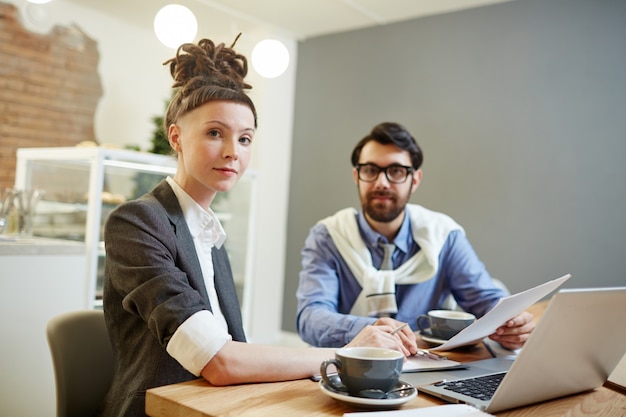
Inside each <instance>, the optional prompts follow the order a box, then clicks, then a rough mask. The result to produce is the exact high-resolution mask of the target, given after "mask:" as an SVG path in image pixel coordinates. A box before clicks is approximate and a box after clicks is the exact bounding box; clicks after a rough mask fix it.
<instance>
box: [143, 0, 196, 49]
mask: <svg viewBox="0 0 626 417" xmlns="http://www.w3.org/2000/svg"><path fill="white" fill-rule="evenodd" d="M154 33H155V34H156V36H157V38H158V39H159V41H161V43H162V44H163V45H165V46H167V47H169V48H173V49H176V48H178V47H179V46H180V45H181V44H183V43H187V42H192V41H193V40H194V39H195V37H196V35H197V33H198V21H197V20H196V16H195V15H194V14H193V12H192V11H191V10H189V9H188V8H187V7H185V6H182V5H180V4H168V5H167V6H164V7H162V8H161V10H159V11H158V12H157V14H156V16H155V17H154Z"/></svg>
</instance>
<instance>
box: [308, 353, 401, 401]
mask: <svg viewBox="0 0 626 417" xmlns="http://www.w3.org/2000/svg"><path fill="white" fill-rule="evenodd" d="M403 363H404V355H403V354H402V352H399V351H397V350H392V349H386V348H378V347H347V348H341V349H337V350H336V351H335V358H334V359H327V360H325V361H324V362H322V364H321V366H320V374H321V375H322V379H323V380H324V382H325V383H326V385H328V386H329V387H331V388H333V389H335V390H337V391H348V393H349V394H350V395H353V396H359V393H360V392H361V391H365V390H381V391H383V392H388V391H389V390H391V389H392V388H393V387H394V386H395V385H396V384H397V383H398V380H399V379H400V373H401V372H402V365H403ZM329 365H335V368H337V374H338V377H339V378H338V379H339V381H338V380H337V378H330V377H329V376H328V371H327V369H328V366H329Z"/></svg>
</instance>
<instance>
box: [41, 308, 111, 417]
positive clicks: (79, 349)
mask: <svg viewBox="0 0 626 417" xmlns="http://www.w3.org/2000/svg"><path fill="white" fill-rule="evenodd" d="M46 336H47V338H48V345H49V346H50V353H51V355H52V364H53V367H54V376H55V382H56V399H57V417H87V416H93V415H94V414H95V413H96V411H97V410H98V407H99V406H100V405H101V403H102V401H103V399H104V396H105V395H106V393H107V391H108V389H109V386H110V385H111V381H112V380H113V371H114V360H113V351H112V349H111V342H110V340H109V335H108V332H107V329H106V325H105V323H104V313H103V312H102V311H101V310H81V311H74V312H69V313H65V314H61V315H59V316H56V317H54V318H52V319H51V320H50V321H49V322H48V326H47V329H46Z"/></svg>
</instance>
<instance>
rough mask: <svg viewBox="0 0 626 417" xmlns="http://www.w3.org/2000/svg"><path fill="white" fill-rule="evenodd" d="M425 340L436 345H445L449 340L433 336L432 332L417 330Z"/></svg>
mask: <svg viewBox="0 0 626 417" xmlns="http://www.w3.org/2000/svg"><path fill="white" fill-rule="evenodd" d="M417 333H418V334H419V335H420V337H421V338H422V340H423V341H424V342H428V343H432V344H434V345H443V344H444V343H446V342H447V341H448V340H447V339H439V338H438V337H435V336H433V335H432V334H426V333H424V332H422V331H421V330H420V331H418V332H417Z"/></svg>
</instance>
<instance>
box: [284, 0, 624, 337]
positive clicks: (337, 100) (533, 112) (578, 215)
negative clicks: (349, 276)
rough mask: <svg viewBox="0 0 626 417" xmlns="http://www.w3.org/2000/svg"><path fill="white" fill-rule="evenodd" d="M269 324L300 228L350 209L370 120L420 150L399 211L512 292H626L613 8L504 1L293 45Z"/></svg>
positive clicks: (291, 326) (289, 314)
mask: <svg viewBox="0 0 626 417" xmlns="http://www.w3.org/2000/svg"><path fill="white" fill-rule="evenodd" d="M296 93H297V94H296V103H295V127H294V143H293V158H292V174H291V175H292V176H291V185H290V198H289V219H288V237H287V253H286V255H287V256H286V258H287V262H286V266H285V268H286V275H285V276H286V278H285V280H286V283H285V293H284V311H283V328H284V329H285V330H290V331H292V330H295V315H296V302H295V291H296V288H297V284H298V273H299V270H300V250H301V248H302V245H303V242H304V239H305V237H306V235H307V233H308V230H309V228H310V227H311V226H312V225H313V224H314V223H315V222H317V221H318V220H319V219H321V218H322V217H325V216H327V215H329V214H332V213H333V212H335V211H336V210H338V209H340V208H343V207H347V206H354V207H356V206H357V205H358V199H357V193H356V189H355V187H354V185H353V183H352V177H351V173H350V169H351V167H350V162H349V155H350V152H351V150H352V147H353V146H354V144H355V143H356V141H357V140H359V139H360V138H361V137H363V136H365V134H367V133H368V132H369V130H370V128H371V127H372V126H374V125H375V124H377V123H379V122H381V121H397V122H400V123H402V124H404V125H405V126H406V127H407V128H408V129H409V130H410V131H411V132H412V133H413V135H414V136H415V137H416V139H417V140H418V143H420V145H421V146H422V147H423V149H424V153H425V162H424V165H423V169H424V179H423V181H422V185H421V186H420V188H419V189H418V190H417V192H416V193H415V194H414V196H413V198H412V202H415V203H418V204H422V205H424V206H426V207H428V208H431V209H434V210H438V211H443V212H445V213H447V214H449V215H451V216H452V217H454V218H455V219H456V220H457V221H458V222H459V223H461V224H462V225H463V226H464V227H465V229H466V232H467V234H468V237H469V239H470V241H471V242H472V244H473V246H474V248H475V250H476V251H477V253H478V255H479V256H480V257H481V259H482V260H483V262H484V263H485V264H486V265H487V268H488V270H489V271H490V273H491V274H492V275H493V276H495V277H498V278H500V279H502V280H503V281H504V282H505V284H506V285H507V286H508V287H509V288H510V289H511V291H513V292H517V291H521V290H524V289H527V288H529V287H531V286H534V285H536V284H539V283H541V282H544V281H546V280H548V279H552V278H556V277H558V276H560V275H562V274H564V273H568V272H569V273H572V274H573V278H572V279H571V280H570V281H569V282H568V284H566V287H589V286H614V285H626V272H624V262H623V261H624V259H625V258H626V222H625V221H624V218H623V215H624V213H626V185H625V179H626V167H625V161H626V1H624V0H516V1H513V2H510V3H504V4H498V5H492V6H486V7H482V8H476V9H471V10H466V11H461V12H455V13H450V14H445V15H438V16H430V17H426V18H420V19H415V20H411V21H406V22H401V23H397V24H393V25H388V26H381V27H376V28H371V29H364V30H359V31H352V32H346V33H342V34H338V35H332V36H324V37H319V38H314V39H309V40H306V41H304V42H302V43H301V44H300V45H299V51H298V76H297V85H296Z"/></svg>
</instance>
